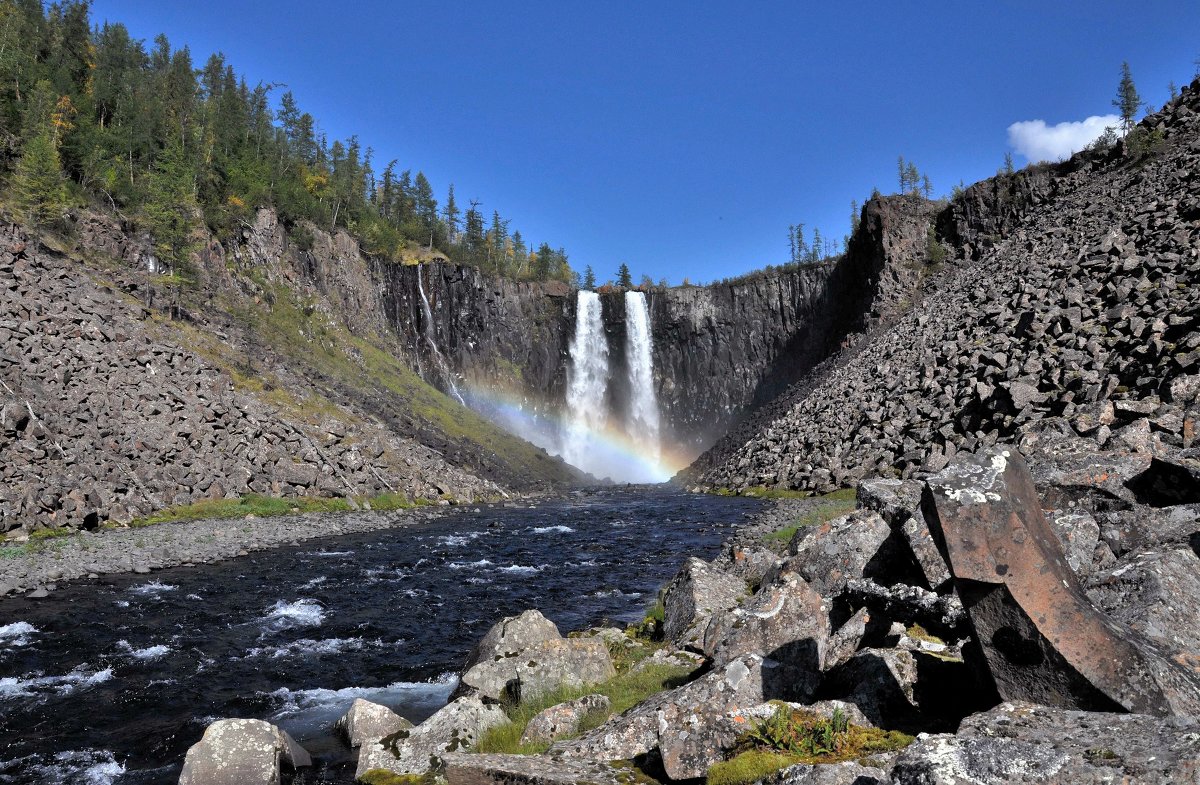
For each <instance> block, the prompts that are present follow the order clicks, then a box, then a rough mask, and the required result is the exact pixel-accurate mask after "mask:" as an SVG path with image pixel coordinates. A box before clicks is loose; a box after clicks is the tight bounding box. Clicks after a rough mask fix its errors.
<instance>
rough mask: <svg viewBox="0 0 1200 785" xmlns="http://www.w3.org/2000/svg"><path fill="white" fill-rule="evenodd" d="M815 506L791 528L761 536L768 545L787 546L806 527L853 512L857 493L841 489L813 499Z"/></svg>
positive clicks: (848, 489) (856, 501)
mask: <svg viewBox="0 0 1200 785" xmlns="http://www.w3.org/2000/svg"><path fill="white" fill-rule="evenodd" d="M814 502H815V506H814V507H813V508H812V509H810V510H809V511H808V512H806V513H804V514H803V515H801V516H800V518H799V519H798V520H797V521H796V523H795V524H794V525H792V526H788V527H786V528H783V529H780V530H779V531H774V532H771V533H769V534H766V535H764V536H763V540H764V541H766V543H767V544H768V545H775V544H781V545H787V544H788V543H789V542H791V541H792V538H793V537H795V536H796V532H798V531H800V529H802V528H804V527H807V526H820V525H822V524H824V523H828V522H829V521H831V520H833V519H834V518H839V517H841V516H843V515H846V514H847V513H851V512H854V509H855V507H857V506H858V491H857V490H856V489H854V488H843V489H842V490H840V491H834V492H833V493H827V494H825V495H824V496H818V497H816V498H815V499H814Z"/></svg>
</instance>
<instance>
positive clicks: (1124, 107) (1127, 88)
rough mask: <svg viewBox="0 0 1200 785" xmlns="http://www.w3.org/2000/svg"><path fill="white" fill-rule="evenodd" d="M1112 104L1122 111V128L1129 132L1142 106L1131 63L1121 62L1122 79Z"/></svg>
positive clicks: (1123, 130) (1124, 131)
mask: <svg viewBox="0 0 1200 785" xmlns="http://www.w3.org/2000/svg"><path fill="white" fill-rule="evenodd" d="M1112 105H1113V106H1114V107H1116V109H1117V111H1118V112H1120V113H1121V130H1122V132H1123V133H1125V134H1128V133H1129V131H1130V129H1132V128H1133V121H1134V120H1135V119H1136V118H1137V113H1138V110H1139V109H1140V108H1141V106H1142V97H1141V96H1140V95H1138V91H1137V87H1136V86H1135V85H1134V84H1133V74H1132V73H1130V71H1129V63H1128V62H1123V63H1121V81H1120V83H1119V84H1118V85H1117V97H1116V98H1114V99H1113V102H1112Z"/></svg>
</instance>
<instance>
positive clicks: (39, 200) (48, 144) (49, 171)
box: [12, 130, 70, 226]
mask: <svg viewBox="0 0 1200 785" xmlns="http://www.w3.org/2000/svg"><path fill="white" fill-rule="evenodd" d="M12 191H13V206H14V207H15V208H16V211H17V214H18V215H19V216H20V217H21V219H22V220H24V221H26V222H27V223H29V224H31V225H33V226H48V225H50V224H52V223H54V222H55V221H59V220H61V219H62V218H63V217H64V215H65V213H66V211H67V208H68V207H69V206H70V191H68V189H67V183H66V179H65V178H64V177H63V172H62V163H61V162H60V160H59V157H58V146H57V145H56V144H55V143H54V137H53V135H52V134H51V133H50V131H49V130H44V131H42V132H41V133H39V134H37V135H36V136H34V137H33V138H32V139H30V140H29V141H28V142H26V143H25V150H24V151H23V152H22V154H21V158H20V160H19V161H17V167H16V171H14V172H13V177H12Z"/></svg>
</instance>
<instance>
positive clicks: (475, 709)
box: [355, 697, 509, 778]
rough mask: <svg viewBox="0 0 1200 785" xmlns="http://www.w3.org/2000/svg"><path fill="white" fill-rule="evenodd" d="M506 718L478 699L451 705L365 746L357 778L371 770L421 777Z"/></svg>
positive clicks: (500, 710) (471, 698) (359, 756)
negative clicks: (447, 754)
mask: <svg viewBox="0 0 1200 785" xmlns="http://www.w3.org/2000/svg"><path fill="white" fill-rule="evenodd" d="M508 721H509V719H508V715H507V714H505V713H504V710H503V709H501V708H500V707H499V706H495V705H486V706H485V705H484V703H483V701H481V700H480V699H479V698H477V697H463V698H458V699H457V700H454V701H451V702H450V703H449V704H447V705H446V706H443V707H442V708H441V709H438V711H437V712H435V713H434V714H433V715H432V716H430V717H429V718H428V719H426V720H425V721H424V722H422V723H421V724H420V725H417V726H416V727H414V728H412V729H411V730H399V731H396V732H395V733H392V734H390V735H388V736H384V737H383V738H381V739H377V740H375V741H372V742H369V743H364V744H363V745H362V748H361V749H360V750H359V753H358V767H357V769H356V770H355V776H356V777H360V778H361V777H362V775H363V774H365V773H367V772H368V771H371V770H372V769H383V770H384V771H389V772H391V773H393V774H424V773H425V772H427V771H429V770H430V769H431V768H432V767H433V766H434V765H435V764H437V763H438V762H439V761H440V759H441V756H442V755H444V754H446V753H448V752H468V751H470V750H471V749H473V748H474V746H475V744H476V743H478V741H479V737H480V736H482V735H483V734H484V733H485V732H486V731H487V730H489V729H490V728H494V727H495V726H497V725H502V724H504V723H506V722H508Z"/></svg>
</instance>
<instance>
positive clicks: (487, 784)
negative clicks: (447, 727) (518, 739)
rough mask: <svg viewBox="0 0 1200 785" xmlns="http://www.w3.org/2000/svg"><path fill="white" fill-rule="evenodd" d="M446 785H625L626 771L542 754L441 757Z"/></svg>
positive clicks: (606, 764) (590, 762)
mask: <svg viewBox="0 0 1200 785" xmlns="http://www.w3.org/2000/svg"><path fill="white" fill-rule="evenodd" d="M443 760H444V761H445V764H446V773H445V777H446V782H447V784H448V785H627V783H628V781H629V776H628V772H626V771H623V770H621V769H618V768H615V767H613V766H612V765H610V764H608V763H604V762H600V761H584V760H563V759H561V758H549V757H546V756H542V755H463V754H461V753H453V754H448V755H446V756H444V758H443Z"/></svg>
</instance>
